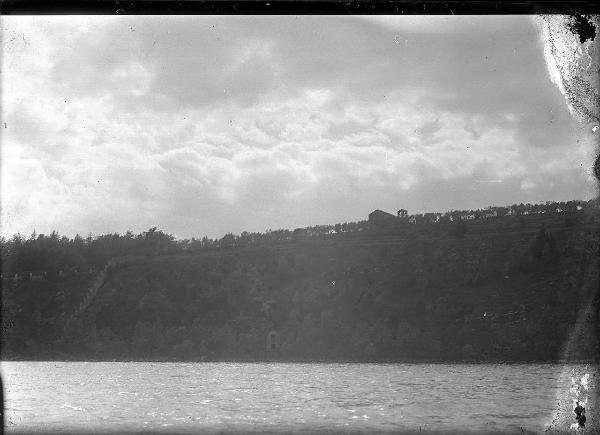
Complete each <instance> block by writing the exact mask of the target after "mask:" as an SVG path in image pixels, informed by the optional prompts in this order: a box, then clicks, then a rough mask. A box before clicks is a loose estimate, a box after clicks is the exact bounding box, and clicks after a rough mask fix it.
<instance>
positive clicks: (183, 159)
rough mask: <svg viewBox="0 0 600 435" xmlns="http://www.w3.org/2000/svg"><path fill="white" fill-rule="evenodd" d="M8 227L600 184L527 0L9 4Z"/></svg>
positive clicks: (77, 229) (480, 198) (257, 223)
mask: <svg viewBox="0 0 600 435" xmlns="http://www.w3.org/2000/svg"><path fill="white" fill-rule="evenodd" d="M0 23H1V36H2V52H1V61H2V75H1V85H2V93H1V103H2V106H1V107H2V109H1V118H2V119H1V124H0V130H1V133H0V134H1V136H0V145H1V150H0V151H1V153H0V157H1V165H0V169H1V178H0V181H1V183H0V189H1V203H0V204H1V212H0V224H1V225H0V229H1V232H2V234H3V235H5V236H9V237H10V236H11V235H12V234H15V233H17V232H19V233H21V234H23V235H29V234H30V233H31V232H32V231H34V230H35V231H36V232H37V233H38V234H39V233H46V234H47V233H49V232H51V231H52V230H56V231H58V232H59V233H60V234H64V235H67V236H74V235H75V234H81V235H87V234H89V233H92V234H94V235H99V234H105V233H115V232H116V233H124V232H126V231H128V230H131V231H133V232H134V233H137V232H141V231H145V230H147V229H148V228H151V227H154V226H157V227H158V228H159V229H162V230H163V231H165V232H168V233H170V234H173V235H175V236H176V237H178V238H191V237H196V238H198V237H202V236H204V235H207V236H209V237H221V236H222V235H224V234H225V233H227V232H233V233H236V234H239V233H241V232H242V231H265V230H266V229H278V228H289V229H294V228H297V227H305V226H311V225H316V224H334V223H337V222H350V221H359V220H363V219H366V218H367V215H368V213H370V212H371V211H373V210H375V209H382V210H385V211H388V212H392V213H395V212H396V211H397V210H398V209H400V208H405V209H408V210H409V212H411V213H413V212H432V211H446V210H451V209H466V208H483V207H486V206H490V205H506V204H513V203H520V202H525V203H526V202H542V201H547V200H570V199H591V198H592V197H594V196H596V194H597V191H596V185H595V183H594V180H593V177H592V170H591V167H592V165H593V161H594V153H595V150H594V147H595V145H594V144H595V140H596V138H595V137H594V134H593V133H592V130H591V127H590V126H588V125H582V124H580V123H579V122H577V121H576V120H574V119H573V117H572V116H571V115H570V113H569V110H568V108H567V106H566V104H565V99H564V97H563V95H562V94H561V91H560V90H559V88H558V87H557V86H555V84H554V83H553V82H552V80H551V77H550V74H549V72H548V68H547V66H546V63H545V60H544V49H543V43H542V39H541V36H540V28H539V26H538V25H537V24H536V21H535V19H534V18H533V17H528V16H481V17H467V16H462V17H456V16H441V17H433V16H412V17H382V16H371V17H361V16H345V17H336V16H321V17H314V16H313V17H311V16H296V17H295V16H263V17H252V16H241V17H234V16H227V17H216V16H190V17H185V16H173V17H157V16H97V17H82V16H61V17H51V16H38V17H2V18H1V22H0Z"/></svg>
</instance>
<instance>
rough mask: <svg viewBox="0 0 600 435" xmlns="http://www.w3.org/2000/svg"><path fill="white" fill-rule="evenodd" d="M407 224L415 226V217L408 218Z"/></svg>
mask: <svg viewBox="0 0 600 435" xmlns="http://www.w3.org/2000/svg"><path fill="white" fill-rule="evenodd" d="M408 223H409V224H413V225H416V224H417V217H416V216H415V215H412V216H411V217H409V218H408Z"/></svg>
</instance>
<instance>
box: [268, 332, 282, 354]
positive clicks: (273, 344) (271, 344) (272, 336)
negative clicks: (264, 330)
mask: <svg viewBox="0 0 600 435" xmlns="http://www.w3.org/2000/svg"><path fill="white" fill-rule="evenodd" d="M278 347H279V342H278V339H277V331H275V330H274V329H272V330H271V331H269V333H268V334H267V352H274V351H276V350H277V349H278Z"/></svg>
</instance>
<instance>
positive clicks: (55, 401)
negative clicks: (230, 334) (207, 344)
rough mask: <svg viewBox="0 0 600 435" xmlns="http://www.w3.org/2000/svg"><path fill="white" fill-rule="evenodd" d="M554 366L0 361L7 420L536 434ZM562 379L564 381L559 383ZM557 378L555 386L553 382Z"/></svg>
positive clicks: (70, 426) (547, 410) (11, 424)
mask: <svg viewBox="0 0 600 435" xmlns="http://www.w3.org/2000/svg"><path fill="white" fill-rule="evenodd" d="M563 369H564V368H563V367H562V366H559V365H549V364H544V365H488V364H486V365H469V364H458V365H450V364H278V363H255V364H248V363H245V364H233V363H140V362H130V363H126V362H123V363H119V362H102V363H97V362H89V363H75V362H72V363H71V362H3V363H2V374H3V380H4V383H5V389H6V405H5V409H6V426H7V430H8V432H9V433H10V432H11V431H13V432H16V431H18V430H20V429H23V430H27V429H34V430H35V429H40V428H44V429H45V430H49V429H50V430H52V429H55V430H71V431H74V432H77V431H89V430H94V429H104V430H105V429H106V428H107V427H110V428H111V429H114V430H115V431H118V430H123V431H128V430H134V429H137V430H142V431H143V430H160V429H161V428H166V429H169V430H176V431H182V432H187V431H190V432H198V431H202V430H207V431H212V430H219V431H221V430H222V431H229V430H231V431H233V430H235V431H244V430H250V429H252V430H258V431H260V430H275V429H277V430H282V431H285V430H290V431H291V430H303V429H309V430H313V431H319V430H324V429H334V430H348V429H352V430H361V431H365V432H368V431H387V430H417V431H418V429H419V428H422V429H423V430H429V429H437V430H439V429H442V430H458V431H463V430H473V431H482V430H483V431H496V430H498V431H517V432H521V428H523V429H524V430H528V431H534V432H540V433H543V432H544V429H545V428H546V427H547V425H548V424H549V423H550V421H551V420H552V418H553V412H554V411H555V408H556V403H555V398H556V397H557V393H558V392H559V390H561V389H563V388H564V389H566V390H568V389H569V387H570V386H569V385H568V382H569V381H570V380H566V381H565V380H563V381H561V379H563V377H561V376H560V374H561V371H562V370H563ZM561 382H567V385H564V386H562V385H560V383H561ZM557 389H558V390H557Z"/></svg>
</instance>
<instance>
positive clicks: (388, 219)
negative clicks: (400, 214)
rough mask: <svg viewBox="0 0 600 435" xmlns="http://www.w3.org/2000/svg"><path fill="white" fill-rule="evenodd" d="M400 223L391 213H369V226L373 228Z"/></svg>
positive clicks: (379, 211)
mask: <svg viewBox="0 0 600 435" xmlns="http://www.w3.org/2000/svg"><path fill="white" fill-rule="evenodd" d="M396 222H398V218H397V217H396V216H394V215H393V214H391V213H388V212H385V211H382V210H375V211H372V212H371V213H369V225H370V226H371V227H382V226H387V225H390V224H394V223H396Z"/></svg>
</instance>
